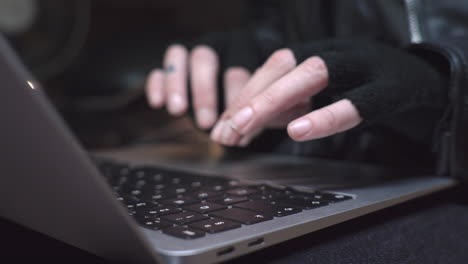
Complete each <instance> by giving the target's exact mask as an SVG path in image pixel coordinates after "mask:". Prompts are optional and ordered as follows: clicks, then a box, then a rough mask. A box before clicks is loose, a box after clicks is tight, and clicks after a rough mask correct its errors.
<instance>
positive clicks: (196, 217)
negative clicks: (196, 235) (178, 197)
mask: <svg viewBox="0 0 468 264" xmlns="http://www.w3.org/2000/svg"><path fill="white" fill-rule="evenodd" d="M161 219H162V220H165V221H169V222H172V223H175V224H178V225H186V224H190V223H193V222H196V221H200V220H205V219H208V217H207V216H204V215H202V214H198V213H194V212H182V213H177V214H171V215H165V216H161Z"/></svg>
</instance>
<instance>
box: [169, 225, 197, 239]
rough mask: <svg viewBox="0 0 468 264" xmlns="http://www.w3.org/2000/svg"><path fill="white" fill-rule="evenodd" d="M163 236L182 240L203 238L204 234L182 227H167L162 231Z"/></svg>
mask: <svg viewBox="0 0 468 264" xmlns="http://www.w3.org/2000/svg"><path fill="white" fill-rule="evenodd" d="M162 232H163V233H164V234H167V235H171V236H175V237H178V238H182V239H194V238H199V237H203V236H205V232H203V231H200V230H197V229H194V228H190V227H188V228H187V227H183V226H175V227H169V228H165V229H163V230H162Z"/></svg>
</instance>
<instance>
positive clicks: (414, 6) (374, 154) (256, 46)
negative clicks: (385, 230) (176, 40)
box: [203, 0, 468, 174]
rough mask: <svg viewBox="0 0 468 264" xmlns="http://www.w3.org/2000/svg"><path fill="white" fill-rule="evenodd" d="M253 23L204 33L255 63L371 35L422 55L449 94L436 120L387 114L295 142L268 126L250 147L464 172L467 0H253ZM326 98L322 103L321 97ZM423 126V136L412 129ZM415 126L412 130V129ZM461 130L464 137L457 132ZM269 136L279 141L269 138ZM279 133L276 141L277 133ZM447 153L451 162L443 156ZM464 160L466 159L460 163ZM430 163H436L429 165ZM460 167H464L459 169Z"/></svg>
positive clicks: (241, 60)
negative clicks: (285, 50)
mask: <svg viewBox="0 0 468 264" xmlns="http://www.w3.org/2000/svg"><path fill="white" fill-rule="evenodd" d="M253 13H254V15H255V16H256V19H257V21H258V23H256V24H255V25H253V26H252V27H251V28H249V29H248V30H240V31H237V32H231V33H229V34H226V33H220V34H214V35H211V36H209V37H207V38H205V39H204V40H203V41H204V42H206V43H207V44H210V45H212V46H214V47H215V48H216V49H217V50H218V52H220V53H221V57H222V58H224V60H223V64H224V67H228V66H235V65H240V66H245V67H248V68H250V69H251V70H253V69H255V68H256V67H258V66H259V65H260V64H261V63H262V62H263V61H264V60H265V59H266V58H267V57H268V56H269V55H270V54H271V52H273V51H274V50H276V49H278V48H281V47H285V46H289V45H293V44H295V43H307V42H311V41H315V40H320V39H326V38H347V37H370V38H373V39H376V40H378V41H381V42H385V43H388V44H390V45H392V46H396V47H401V48H407V47H411V51H412V52H414V53H417V54H418V55H419V56H423V57H424V58H425V59H427V60H428V61H431V62H432V63H435V64H437V67H438V68H439V70H440V71H441V72H443V73H444V74H445V76H446V78H447V87H446V88H447V90H446V94H447V102H446V106H445V107H444V109H442V111H441V114H440V115H439V116H438V117H437V120H438V121H437V122H432V125H430V126H427V125H424V126H421V125H418V123H417V122H413V121H414V120H418V119H419V120H424V118H425V117H424V114H420V115H421V116H419V117H415V118H413V119H408V122H407V124H403V123H401V122H400V123H398V122H397V123H394V124H391V122H387V123H383V124H376V125H373V126H368V127H361V128H358V129H353V130H351V131H349V132H346V133H342V134H339V135H335V136H332V137H329V138H327V139H323V140H316V141H311V142H307V143H293V142H292V141H291V140H288V139H287V137H286V136H285V135H284V131H281V132H270V133H267V134H266V135H264V136H262V137H260V138H258V140H256V141H255V142H253V144H252V148H253V149H256V150H258V149H261V150H269V151H271V150H273V151H280V152H287V153H293V154H297V155H315V156H322V157H332V158H339V159H347V160H358V161H366V162H377V163H380V164H389V165H400V166H418V167H426V168H430V169H431V170H433V169H437V170H438V171H439V173H442V174H446V173H456V174H465V173H464V171H465V170H466V169H468V162H465V160H467V161H468V159H467V158H465V156H467V157H468V155H465V154H464V153H466V152H468V133H466V132H468V112H467V111H468V95H467V94H465V92H468V81H467V80H468V79H467V78H468V68H467V67H468V66H467V65H468V64H467V62H468V2H466V1H464V0H444V1H436V0H391V1H389V0H353V1H350V0H315V1H308V0H293V1H279V0H278V1H274V0H257V1H255V2H254V4H253ZM326 103H327V102H326V100H325V99H324V102H323V104H326ZM423 133H425V134H426V135H429V136H424V137H422V138H424V140H423V142H417V140H416V141H415V140H413V139H414V135H420V134H423ZM411 134H413V137H412V135H411ZM463 135H466V138H467V139H465V137H464V136H463ZM272 137H274V138H275V140H274V141H273V142H281V143H279V144H276V145H272V144H271V142H272V140H271V139H272ZM278 137H282V138H284V140H283V141H278V140H277V138H278ZM445 161H450V162H445ZM464 164H466V165H465V166H464ZM432 165H434V166H432ZM465 167H466V169H465Z"/></svg>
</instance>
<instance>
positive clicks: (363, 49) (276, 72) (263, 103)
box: [211, 40, 445, 146]
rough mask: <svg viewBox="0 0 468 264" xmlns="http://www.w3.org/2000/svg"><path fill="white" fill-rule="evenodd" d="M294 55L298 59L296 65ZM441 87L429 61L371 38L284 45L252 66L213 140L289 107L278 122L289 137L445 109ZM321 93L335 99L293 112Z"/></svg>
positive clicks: (231, 138) (255, 126)
mask: <svg viewBox="0 0 468 264" xmlns="http://www.w3.org/2000/svg"><path fill="white" fill-rule="evenodd" d="M314 55H316V56H314ZM310 56H314V57H310ZM296 61H302V63H300V64H299V65H297V66H296V64H297V63H296ZM325 88H327V89H325ZM443 88H444V86H443V80H442V77H441V74H440V73H438V72H437V70H436V69H434V67H433V66H431V65H430V64H429V63H427V62H425V61H423V60H421V59H419V58H418V57H416V56H413V55H410V54H409V53H406V52H404V51H401V50H398V49H395V48H392V47H389V46H385V45H382V44H379V43H376V42H372V41H369V40H365V41H362V40H359V41H352V40H346V41H341V40H339V41H338V40H336V41H333V40H332V41H328V42H322V43H320V42H317V43H314V44H308V45H304V46H301V47H298V48H296V49H294V52H293V51H292V50H290V49H284V50H280V51H278V52H276V53H274V54H273V55H272V56H271V57H270V59H268V61H267V62H266V63H265V64H264V65H263V66H262V67H261V68H260V69H259V70H257V71H256V72H255V74H254V75H253V77H252V78H251V79H250V80H249V82H248V83H247V84H246V86H245V87H244V89H243V90H242V91H241V92H240V94H239V96H238V98H237V99H236V100H235V102H234V104H233V105H232V106H231V107H229V108H228V109H227V110H226V112H225V113H224V114H223V115H222V117H221V120H220V121H219V122H218V123H217V125H216V126H215V128H214V129H213V131H212V134H211V138H212V139H213V140H214V141H217V142H219V143H221V144H224V145H228V146H235V145H245V144H247V143H248V141H249V140H250V138H251V137H252V135H253V134H255V133H256V131H259V130H261V129H263V128H265V127H268V124H269V123H270V122H272V121H277V119H278V118H277V117H278V115H280V114H281V115H283V114H284V113H287V112H291V113H292V115H290V116H289V117H290V120H283V121H288V125H287V128H288V133H289V135H290V137H291V138H292V139H294V140H296V141H305V140H311V139H316V138H321V137H326V136H329V135H333V134H336V133H339V132H342V131H345V130H348V129H350V128H353V127H355V126H357V125H358V124H359V123H361V122H362V121H363V120H366V121H367V122H369V123H373V122H376V121H385V120H388V119H389V118H391V117H392V116H394V115H396V114H401V113H403V114H404V113H411V112H412V111H414V110H420V109H422V108H428V109H429V108H432V109H437V108H442V105H443V104H444V97H445V96H444V89H443ZM322 91H323V92H328V94H330V95H331V96H332V97H334V98H339V99H340V100H337V101H336V102H335V103H332V104H330V105H328V106H325V107H323V108H320V109H317V110H315V111H312V112H310V113H307V114H305V115H304V114H303V113H302V114H301V113H300V112H297V111H292V109H294V108H296V107H297V106H298V105H300V104H301V103H303V102H304V101H309V100H310V98H311V97H313V96H315V95H317V94H318V93H320V92H322ZM426 117H427V116H426ZM434 118H437V117H434V116H431V117H429V118H428V120H430V121H433V119H434ZM291 121H292V122H291Z"/></svg>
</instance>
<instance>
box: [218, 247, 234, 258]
mask: <svg viewBox="0 0 468 264" xmlns="http://www.w3.org/2000/svg"><path fill="white" fill-rule="evenodd" d="M231 252H234V247H228V248H225V249H223V250H220V251H218V253H216V255H218V257H221V256H224V255H227V254H229V253H231Z"/></svg>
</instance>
